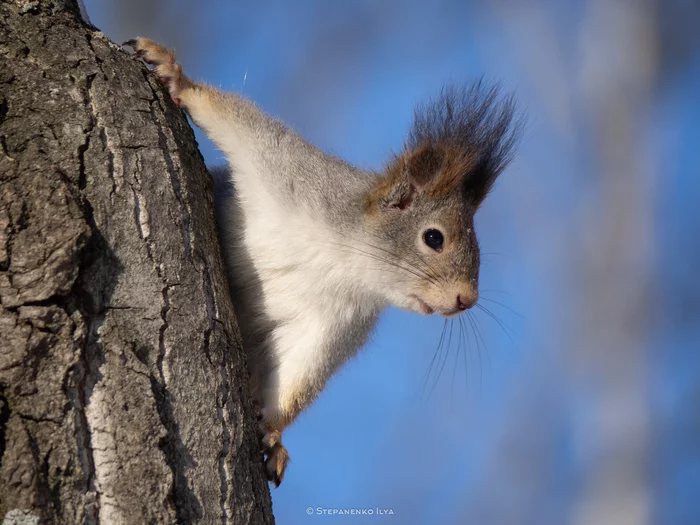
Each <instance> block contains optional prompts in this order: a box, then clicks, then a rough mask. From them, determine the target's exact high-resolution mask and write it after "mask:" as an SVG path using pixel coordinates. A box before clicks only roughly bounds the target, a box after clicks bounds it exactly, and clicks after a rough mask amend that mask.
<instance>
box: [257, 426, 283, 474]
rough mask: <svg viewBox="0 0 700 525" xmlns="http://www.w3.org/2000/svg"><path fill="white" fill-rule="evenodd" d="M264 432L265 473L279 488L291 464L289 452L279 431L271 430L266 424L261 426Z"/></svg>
mask: <svg viewBox="0 0 700 525" xmlns="http://www.w3.org/2000/svg"><path fill="white" fill-rule="evenodd" d="M260 429H261V430H262V432H263V438H262V440H261V442H262V452H263V454H265V473H266V475H267V480H268V481H271V482H272V483H274V485H275V487H279V486H280V483H282V480H283V479H284V472H285V470H286V469H287V464H288V463H289V452H287V449H286V448H284V445H282V441H281V438H282V434H281V433H280V432H279V431H278V430H270V429H269V428H267V427H266V426H265V424H264V423H261V424H260Z"/></svg>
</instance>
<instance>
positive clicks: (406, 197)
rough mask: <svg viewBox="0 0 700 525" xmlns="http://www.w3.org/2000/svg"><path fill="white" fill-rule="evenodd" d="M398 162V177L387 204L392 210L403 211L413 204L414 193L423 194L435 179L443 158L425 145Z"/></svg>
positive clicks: (406, 154)
mask: <svg viewBox="0 0 700 525" xmlns="http://www.w3.org/2000/svg"><path fill="white" fill-rule="evenodd" d="M399 162H400V164H399V166H400V167H399V169H400V176H399V177H398V179H397V180H396V182H397V184H396V185H395V186H394V188H393V190H392V192H391V196H390V198H389V202H390V203H391V204H390V206H391V207H392V208H398V209H399V210H405V209H406V208H408V207H409V206H411V204H412V203H413V199H414V197H415V196H416V193H422V192H424V191H425V190H426V189H427V188H428V187H429V186H430V185H431V183H432V182H433V181H434V180H435V179H436V178H437V176H438V174H439V173H440V170H441V168H442V163H443V158H442V155H441V153H440V152H439V151H437V150H436V149H435V148H434V147H433V146H432V145H430V144H426V145H424V146H422V147H421V148H419V149H418V150H416V151H411V152H408V153H405V154H404V156H403V158H401V159H400V161H399Z"/></svg>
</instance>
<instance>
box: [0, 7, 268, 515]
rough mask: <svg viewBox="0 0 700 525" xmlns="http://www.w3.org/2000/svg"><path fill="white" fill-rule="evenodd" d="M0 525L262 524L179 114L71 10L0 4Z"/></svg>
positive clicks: (203, 187) (253, 455) (254, 450)
mask: <svg viewBox="0 0 700 525" xmlns="http://www.w3.org/2000/svg"><path fill="white" fill-rule="evenodd" d="M0 336H1V339H0V348H1V350H0V519H2V520H3V521H2V522H1V523H2V524H4V525H7V524H20V523H22V524H30V523H31V524H35V523H71V524H72V523H134V524H143V523H191V522H197V523H214V522H216V523H234V524H243V523H245V524H248V523H250V524H253V523H254V524H262V523H272V522H273V517H272V511H271V503H270V493H269V489H268V487H267V483H266V481H265V479H264V474H263V468H262V459H261V453H260V449H259V445H258V438H257V433H256V424H255V420H254V416H253V410H252V404H251V400H250V395H249V393H248V388H247V372H246V370H245V361H244V357H243V354H242V350H241V345H240V338H239V336H238V332H237V327H236V323H235V318H234V314H233V308H232V306H231V301H230V298H229V292H228V286H227V282H226V278H225V272H224V268H223V263H222V259H221V256H220V250H219V245H218V239H217V236H216V230H215V225H214V216H213V196H212V183H211V180H210V177H209V175H208V173H207V171H206V168H205V166H204V162H203V160H202V157H201V155H200V154H199V152H198V150H197V146H196V143H195V140H194V135H193V133H192V130H191V128H190V127H189V125H188V124H187V122H186V120H185V117H184V116H183V114H182V112H181V111H180V110H178V109H177V108H176V107H175V106H174V105H173V104H172V102H171V101H170V100H169V98H168V96H167V94H166V93H165V92H164V91H163V90H162V89H161V88H160V86H159V85H158V84H157V82H155V81H154V79H153V76H152V75H151V74H149V73H148V72H147V70H146V68H145V67H144V66H143V65H142V64H141V63H139V62H138V61H137V60H135V59H134V58H133V57H131V56H129V55H128V54H127V53H125V52H124V51H123V50H122V49H121V48H120V47H119V46H116V45H114V44H113V43H111V42H109V41H108V40H107V39H106V38H105V37H104V36H103V35H102V34H101V33H99V32H96V31H94V28H91V27H89V26H88V25H87V24H86V23H85V22H84V21H83V20H82V19H81V18H80V15H79V11H78V6H77V4H76V2H75V0H52V1H48V0H46V1H42V0H13V1H9V2H8V0H3V1H2V2H1V3H0Z"/></svg>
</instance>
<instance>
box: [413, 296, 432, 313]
mask: <svg viewBox="0 0 700 525" xmlns="http://www.w3.org/2000/svg"><path fill="white" fill-rule="evenodd" d="M413 297H415V299H416V301H417V302H418V304H419V305H420V309H421V310H422V311H423V313H424V314H425V315H430V314H432V313H434V312H435V310H433V309H432V308H431V307H430V306H429V305H428V303H426V302H425V301H424V300H423V299H421V298H420V297H418V296H417V295H414V296H413Z"/></svg>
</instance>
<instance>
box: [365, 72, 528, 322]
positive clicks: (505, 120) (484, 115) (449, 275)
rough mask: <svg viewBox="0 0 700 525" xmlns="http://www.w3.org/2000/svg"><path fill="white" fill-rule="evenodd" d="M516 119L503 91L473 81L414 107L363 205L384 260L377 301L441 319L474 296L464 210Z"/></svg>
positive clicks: (475, 274)
mask: <svg viewBox="0 0 700 525" xmlns="http://www.w3.org/2000/svg"><path fill="white" fill-rule="evenodd" d="M520 129H521V123H520V121H519V120H518V119H516V117H515V105H514V103H513V99H512V97H501V96H500V94H499V90H498V88H497V87H491V88H488V89H487V88H485V87H484V86H483V84H482V82H481V81H480V82H478V83H476V84H474V85H472V86H471V87H468V88H467V87H455V86H451V87H446V88H443V90H442V92H441V93H440V95H439V96H438V97H437V98H436V99H433V100H431V101H430V102H428V104H426V105H423V106H419V107H418V108H417V109H416V112H415V121H414V124H413V127H412V129H411V132H410V133H409V136H408V138H407V140H406V143H405V145H404V149H403V151H402V152H400V153H398V154H396V155H394V156H393V158H392V159H391V161H390V162H389V163H388V165H387V167H386V169H385V171H384V174H383V175H382V176H380V177H379V179H378V182H377V184H376V185H375V186H374V188H373V190H372V191H371V192H370V193H369V195H368V196H367V199H366V201H365V210H364V211H365V214H364V216H365V224H366V227H367V228H368V230H369V231H370V234H371V236H372V237H373V238H374V239H375V242H378V243H380V244H381V246H380V247H378V248H379V249H381V253H380V255H381V257H382V258H383V259H384V260H385V261H386V264H387V265H391V266H393V269H392V270H391V271H387V272H386V278H388V279H391V280H395V281H396V282H394V283H386V284H389V286H386V287H385V290H387V292H386V293H387V295H388V297H387V299H388V300H389V301H390V302H391V303H392V304H394V305H395V306H398V307H401V308H404V309H407V310H410V311H414V312H418V313H424V314H431V313H433V312H438V313H440V314H441V315H444V316H446V317H450V316H453V315H457V314H460V313H462V312H463V311H464V310H466V309H468V308H471V307H472V306H474V305H475V304H476V301H477V300H478V283H479V263H480V259H479V244H478V242H477V238H476V233H475V231H474V214H475V213H476V211H477V210H478V208H479V206H480V205H481V203H482V202H483V201H484V199H485V198H486V195H487V194H488V193H489V191H490V190H491V189H492V188H493V185H494V183H495V181H496V178H497V177H498V176H499V174H500V173H501V172H502V171H503V169H504V168H505V167H506V165H507V164H508V162H509V161H510V160H511V157H512V154H513V149H514V146H515V143H516V142H517V139H518V136H519V132H520Z"/></svg>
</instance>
